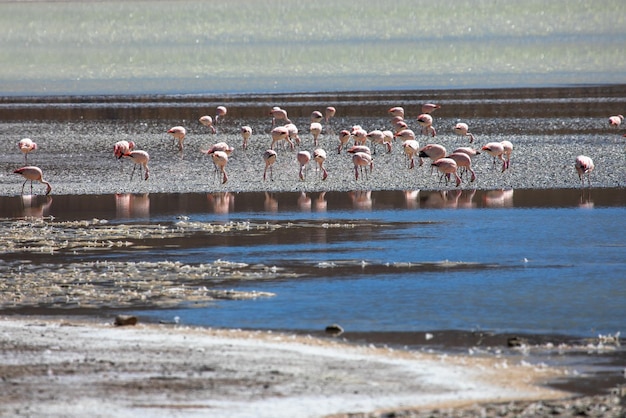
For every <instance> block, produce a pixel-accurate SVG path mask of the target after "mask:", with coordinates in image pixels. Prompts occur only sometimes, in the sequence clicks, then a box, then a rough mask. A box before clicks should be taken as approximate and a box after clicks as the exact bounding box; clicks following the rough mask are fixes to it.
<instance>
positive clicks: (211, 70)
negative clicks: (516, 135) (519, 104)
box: [0, 0, 626, 96]
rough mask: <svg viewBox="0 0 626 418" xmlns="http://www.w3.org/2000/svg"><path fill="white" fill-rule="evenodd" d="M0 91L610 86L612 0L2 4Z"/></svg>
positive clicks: (615, 9)
mask: <svg viewBox="0 0 626 418" xmlns="http://www.w3.org/2000/svg"><path fill="white" fill-rule="evenodd" d="M0 45H2V48H0V62H2V63H3V65H1V66H0V95H4V96H11V95H83V94H160V93H163V94H177V93H181V94H187V93H192V94H207V93H272V92H277V93H284V92H318V91H357V90H403V89H423V88H437V89H447V88H489V87H520V86H562V85H579V84H619V83H623V82H624V74H626V55H625V54H624V53H623V46H624V45H626V14H625V13H623V3H622V2H621V1H617V0H600V1H594V2H590V1H569V0H567V1H566V0H558V1H549V2H546V1H543V0H537V1H534V0H522V1H515V0H501V1H493V0H489V1H487V0H480V1H471V2H459V1H453V0H442V1H437V2H433V1H410V0H396V1H394V2H354V1H351V0H333V1H330V0H318V1H315V2H310V1H308V2H305V1H281V0H268V1H254V0H229V1H227V2H217V1H186V0H185V1H127V2H121V1H113V2H95V1H85V2H73V1H69V2H1V3H0Z"/></svg>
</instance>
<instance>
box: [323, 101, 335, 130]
mask: <svg viewBox="0 0 626 418" xmlns="http://www.w3.org/2000/svg"><path fill="white" fill-rule="evenodd" d="M336 113H337V109H335V108H334V107H333V106H327V107H326V109H325V110H324V117H325V120H326V131H327V132H328V133H329V134H331V133H335V130H334V129H333V126H332V124H331V123H330V120H331V119H332V118H334V117H335V114H336Z"/></svg>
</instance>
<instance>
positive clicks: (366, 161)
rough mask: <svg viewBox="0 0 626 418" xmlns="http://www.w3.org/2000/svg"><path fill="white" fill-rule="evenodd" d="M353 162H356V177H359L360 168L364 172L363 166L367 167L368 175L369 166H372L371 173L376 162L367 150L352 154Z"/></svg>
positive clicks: (356, 178)
mask: <svg viewBox="0 0 626 418" xmlns="http://www.w3.org/2000/svg"><path fill="white" fill-rule="evenodd" d="M352 163H353V164H354V178H355V180H358V179H359V169H360V171H361V174H363V167H365V174H366V175H367V167H368V166H369V168H370V173H371V172H372V170H373V169H374V162H373V161H372V156H371V155H370V154H368V153H366V152H355V153H354V155H353V156H352Z"/></svg>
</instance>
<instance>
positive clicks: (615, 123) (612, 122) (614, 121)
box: [609, 115, 624, 128]
mask: <svg viewBox="0 0 626 418" xmlns="http://www.w3.org/2000/svg"><path fill="white" fill-rule="evenodd" d="M623 120H624V116H623V115H615V116H610V117H609V126H610V127H611V128H619V126H620V125H621V124H622V121H623Z"/></svg>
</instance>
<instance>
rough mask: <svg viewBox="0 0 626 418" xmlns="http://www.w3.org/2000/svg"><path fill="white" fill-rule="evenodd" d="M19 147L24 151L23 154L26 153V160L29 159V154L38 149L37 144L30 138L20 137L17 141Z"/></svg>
mask: <svg viewBox="0 0 626 418" xmlns="http://www.w3.org/2000/svg"><path fill="white" fill-rule="evenodd" d="M17 147H18V148H19V150H20V151H22V154H24V161H28V154H29V153H30V152H32V151H35V150H36V149H37V144H36V143H35V142H33V140H32V139H30V138H24V139H20V141H19V142H18V143H17Z"/></svg>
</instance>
